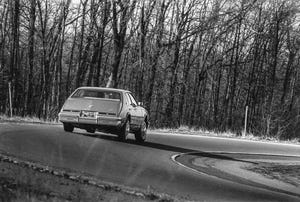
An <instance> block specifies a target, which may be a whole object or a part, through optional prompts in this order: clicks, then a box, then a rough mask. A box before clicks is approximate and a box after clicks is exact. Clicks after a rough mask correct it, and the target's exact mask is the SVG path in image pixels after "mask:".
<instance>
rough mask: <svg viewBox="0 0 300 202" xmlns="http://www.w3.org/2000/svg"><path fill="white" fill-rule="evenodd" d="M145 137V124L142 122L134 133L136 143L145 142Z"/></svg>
mask: <svg viewBox="0 0 300 202" xmlns="http://www.w3.org/2000/svg"><path fill="white" fill-rule="evenodd" d="M146 136H147V123H146V121H144V122H143V123H142V125H141V127H140V128H139V130H138V131H136V132H135V133H134V137H135V140H136V141H137V142H145V140H146Z"/></svg>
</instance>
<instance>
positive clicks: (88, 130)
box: [86, 128, 96, 133]
mask: <svg viewBox="0 0 300 202" xmlns="http://www.w3.org/2000/svg"><path fill="white" fill-rule="evenodd" d="M86 132H88V133H95V132H96V129H95V128H88V129H86Z"/></svg>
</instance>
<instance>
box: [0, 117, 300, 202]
mask: <svg viewBox="0 0 300 202" xmlns="http://www.w3.org/2000/svg"><path fill="white" fill-rule="evenodd" d="M0 151H1V152H5V153H9V154H11V155H14V156H17V157H19V158H22V159H25V160H32V161H35V162H40V163H42V164H44V165H49V166H52V167H57V168H63V169H71V170H74V171H76V172H83V173H87V174H89V175H93V176H95V177H96V178H98V179H101V180H103V181H109V182H113V183H116V184H121V185H126V186H131V187H137V188H142V189H149V188H150V189H151V190H154V191H157V192H161V193H167V194H170V195H174V196H177V197H180V198H182V199H188V200H196V201H300V197H296V196H292V195H288V194H284V193H280V192H276V191H271V190H268V189H262V188H258V187H255V186H250V185H244V184H240V183H237V182H232V181H229V180H225V179H221V178H218V177H214V176H210V175H207V174H205V173H203V174H202V173H196V172H194V171H192V170H190V169H187V168H185V167H181V166H179V165H178V164H177V163H175V162H174V161H172V159H171V158H172V156H174V155H176V154H180V153H189V152H208V153H209V152H242V153H245V152H246V153H264V154H279V155H300V146H297V145H285V144H280V145H279V144H272V143H260V142H252V141H245V140H235V139H229V138H228V139H226V138H213V137H204V136H189V135H171V134H158V133H151V134H148V139H147V142H146V143H144V144H136V143H135V141H133V137H132V136H130V137H129V140H128V141H127V142H125V143H124V142H120V141H118V140H117V138H116V137H115V136H111V135H108V134H103V133H96V134H93V135H92V134H89V133H86V132H85V131H82V130H75V132H74V133H66V132H64V131H63V129H62V126H61V125H37V124H36V125H35V124H27V125H25V124H11V123H2V124H0Z"/></svg>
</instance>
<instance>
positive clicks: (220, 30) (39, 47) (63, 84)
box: [0, 0, 300, 139]
mask: <svg viewBox="0 0 300 202" xmlns="http://www.w3.org/2000/svg"><path fill="white" fill-rule="evenodd" d="M299 4H300V3H299V1H298V0H288V1H286V0H275V1H274V0H261V1H257V0H250V1H248V0H238V1H235V0H234V1H233V0H176V1H173V0H159V1H150V0H144V1H137V0H124V1H114V0H103V1H97V0H81V1H78V3H75V2H72V1H71V0H51V1H49V0H0V112H1V113H7V114H9V96H8V95H9V93H8V83H9V82H11V84H12V99H13V102H12V105H13V114H15V115H30V116H38V117H40V118H45V119H54V118H56V116H57V114H58V112H59V110H60V108H61V106H62V104H63V102H64V101H65V99H66V98H67V97H68V96H69V94H70V93H71V92H72V91H73V90H74V89H75V88H77V87H79V86H106V85H107V84H110V85H109V86H111V87H116V88H123V89H129V90H131V91H132V92H133V93H134V94H135V95H137V99H138V100H139V101H143V102H144V103H145V107H146V108H147V109H148V110H149V112H150V115H151V125H152V126H156V127H164V126H166V127H177V126H180V125H188V126H195V127H203V128H207V129H210V130H222V131H224V130H233V131H240V130H241V129H242V128H243V121H244V113H245V107H246V106H248V107H249V113H248V114H249V118H248V123H249V130H248V131H249V132H252V133H254V134H256V135H266V136H276V137H279V138H283V139H289V138H295V137H300V135H299V132H300V128H299V127H300V120H299V115H300V100H299V96H300V82H299V71H300V57H299V56H300V54H299V49H300V30H299V25H300V15H299V8H300V5H299Z"/></svg>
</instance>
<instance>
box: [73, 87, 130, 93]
mask: <svg viewBox="0 0 300 202" xmlns="http://www.w3.org/2000/svg"><path fill="white" fill-rule="evenodd" d="M77 89H87V90H109V91H114V92H119V93H121V92H123V93H124V92H128V93H130V91H128V90H124V89H119V88H106V87H90V86H83V87H79V88H77Z"/></svg>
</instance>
